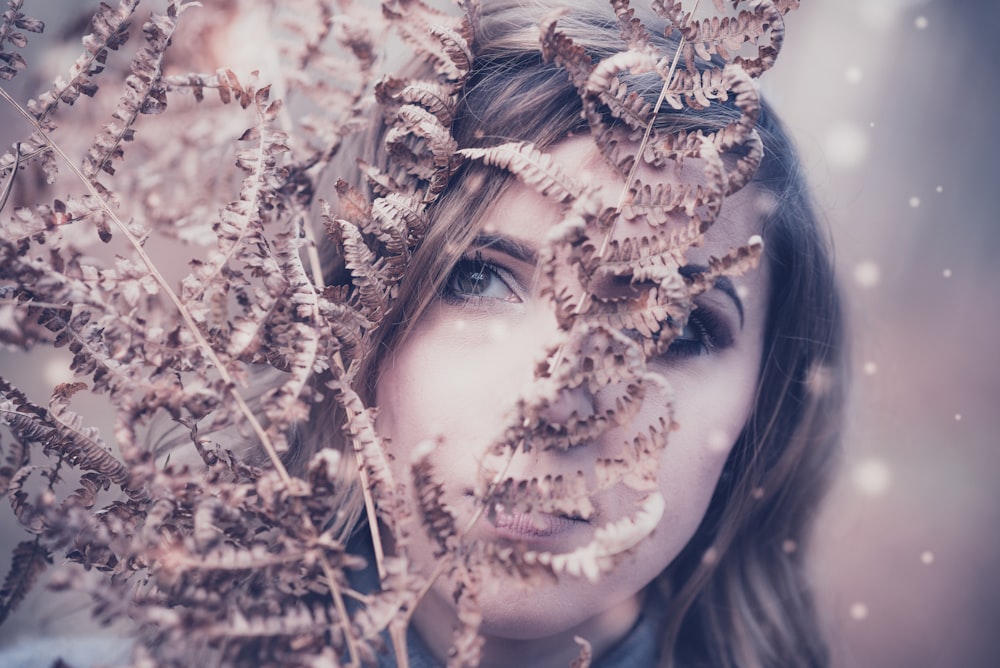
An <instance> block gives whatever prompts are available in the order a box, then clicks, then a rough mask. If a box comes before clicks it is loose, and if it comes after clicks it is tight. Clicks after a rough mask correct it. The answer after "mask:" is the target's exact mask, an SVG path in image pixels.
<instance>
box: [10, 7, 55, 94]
mask: <svg viewBox="0 0 1000 668" xmlns="http://www.w3.org/2000/svg"><path fill="white" fill-rule="evenodd" d="M23 4H24V0H9V1H8V3H7V9H6V11H4V13H3V17H2V18H0V79H2V80H4V81H10V80H11V79H13V78H14V77H15V76H16V75H17V73H18V72H19V71H21V70H23V69H24V68H25V67H27V63H26V62H25V60H24V58H23V57H22V56H21V54H19V53H18V52H17V51H8V50H6V49H7V47H6V46H5V44H9V45H10V46H13V47H14V48H16V49H23V48H24V47H26V46H27V45H28V38H27V37H26V36H25V35H24V33H23V32H18V30H25V31H27V32H33V33H41V32H42V31H43V30H44V29H45V24H44V23H43V22H41V21H39V20H38V19H33V18H31V17H30V16H28V15H27V14H25V13H24V12H22V11H21V6H22V5H23Z"/></svg>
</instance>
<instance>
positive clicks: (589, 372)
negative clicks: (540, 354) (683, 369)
mask: <svg viewBox="0 0 1000 668" xmlns="http://www.w3.org/2000/svg"><path fill="white" fill-rule="evenodd" d="M635 348H636V346H635V343H634V342H633V341H631V340H630V339H628V338H627V337H625V336H623V335H620V334H618V333H617V332H613V331H611V330H609V329H608V328H606V327H603V326H599V325H587V324H585V323H578V324H577V326H575V327H574V328H573V329H572V330H571V331H570V332H569V333H568V335H566V337H565V338H564V340H563V341H562V342H561V344H560V345H559V346H558V347H557V348H556V349H555V351H554V352H553V354H552V355H550V356H549V359H548V360H547V362H546V363H545V364H542V365H540V366H539V367H538V368H537V369H536V375H535V386H534V388H533V396H532V397H528V401H527V402H526V404H525V408H526V410H525V417H526V420H525V423H524V425H525V427H527V429H528V431H529V433H530V436H529V438H535V439H541V442H543V443H544V444H545V446H546V447H547V448H548V449H557V450H566V449H568V448H571V447H574V446H577V445H581V444H586V443H598V442H599V441H600V440H601V437H602V436H603V434H604V432H606V431H608V430H609V429H611V428H614V427H615V426H616V423H617V422H618V421H619V420H620V419H621V418H623V417H625V418H627V415H628V409H627V408H626V404H629V403H631V402H632V401H633V400H635V399H636V398H638V397H637V396H636V395H635V389H636V388H637V384H636V383H635V382H633V381H635V380H636V379H637V378H638V377H639V375H641V374H643V372H644V364H643V362H644V358H642V355H641V351H637V350H635ZM623 409H624V411H623Z"/></svg>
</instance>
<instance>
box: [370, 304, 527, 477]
mask: <svg viewBox="0 0 1000 668" xmlns="http://www.w3.org/2000/svg"><path fill="white" fill-rule="evenodd" d="M493 329H495V328H490V326H489V324H488V323H481V322H475V321H463V320H460V319H456V318H439V317H434V316H433V315H431V316H430V317H428V318H427V321H425V322H424V323H421V324H420V325H419V326H418V327H417V328H416V329H415V330H414V331H413V332H412V333H411V335H410V336H409V338H408V339H407V341H406V342H405V343H404V344H403V345H402V346H400V347H399V348H398V349H397V351H396V353H395V354H394V355H392V356H390V357H389V358H388V359H387V360H386V362H384V363H383V365H382V369H381V373H380V375H379V381H378V383H377V386H376V393H375V394H376V396H375V400H376V405H377V406H379V416H378V420H377V426H378V430H379V432H380V433H381V434H382V435H383V436H386V437H388V438H389V439H390V440H391V442H392V446H391V451H392V454H393V455H394V458H395V459H396V460H402V461H404V462H405V461H407V459H406V455H407V454H408V452H409V450H411V449H412V448H413V447H414V446H416V445H417V444H418V443H420V442H422V441H425V440H428V439H434V440H438V439H441V440H442V441H443V446H444V448H445V449H446V450H450V449H455V452H456V454H462V453H464V454H469V455H472V454H474V453H476V452H478V451H479V450H480V449H482V448H485V446H486V445H487V442H488V441H489V439H490V438H491V437H492V435H493V434H494V433H497V432H498V431H499V429H500V427H501V425H502V424H503V419H504V416H505V415H506V413H507V411H508V410H509V409H510V407H511V406H512V404H513V399H514V398H515V397H516V396H517V394H518V392H519V389H520V387H521V385H522V384H523V380H524V378H523V377H524V376H525V375H526V374H529V373H530V369H531V358H530V355H527V354H525V353H524V352H518V348H517V345H516V344H514V343H506V342H504V341H502V340H500V339H499V338H498V336H497V335H496V333H495V332H494V331H493ZM522 347H523V346H522ZM522 368H523V372H521V373H519V369H522Z"/></svg>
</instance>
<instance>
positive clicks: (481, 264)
mask: <svg viewBox="0 0 1000 668" xmlns="http://www.w3.org/2000/svg"><path fill="white" fill-rule="evenodd" d="M515 283H516V281H515V280H514V277H513V275H512V274H511V273H510V272H509V271H507V270H506V269H504V268H503V267H501V266H499V265H497V264H495V263H494V262H492V261H491V260H489V259H486V258H483V257H482V256H481V255H479V254H476V255H475V256H474V257H465V258H462V259H461V260H459V261H458V262H456V263H455V266H454V267H452V269H451V272H450V273H449V274H448V277H447V278H446V279H445V282H444V285H443V290H442V293H443V294H442V296H443V297H444V299H445V300H447V301H451V302H454V303H460V302H478V301H482V300H491V299H492V300H498V301H505V302H513V303H518V302H520V301H521V298H520V297H519V296H518V294H517V292H516V291H515V290H514V288H513V287H512V286H513V285H514V284H515Z"/></svg>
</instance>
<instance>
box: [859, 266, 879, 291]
mask: <svg viewBox="0 0 1000 668" xmlns="http://www.w3.org/2000/svg"><path fill="white" fill-rule="evenodd" d="M880 278H881V272H880V271H879V268H878V265H877V264H875V263H874V262H872V261H871V260H865V261H864V262H859V263H858V264H857V266H855V267H854V282H855V283H857V284H858V285H860V286H861V287H863V288H871V287H874V286H876V285H878V282H879V279H880Z"/></svg>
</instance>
